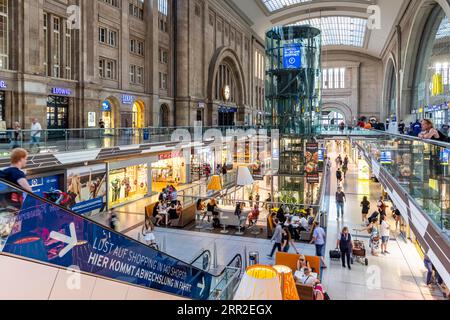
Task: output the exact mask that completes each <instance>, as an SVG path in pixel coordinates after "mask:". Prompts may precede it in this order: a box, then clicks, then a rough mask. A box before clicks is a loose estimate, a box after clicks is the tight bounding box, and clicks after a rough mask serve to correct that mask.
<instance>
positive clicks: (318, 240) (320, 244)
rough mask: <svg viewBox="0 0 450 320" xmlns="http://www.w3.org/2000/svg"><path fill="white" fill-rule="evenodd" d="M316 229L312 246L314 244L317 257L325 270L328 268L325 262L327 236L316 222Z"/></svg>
mask: <svg viewBox="0 0 450 320" xmlns="http://www.w3.org/2000/svg"><path fill="white" fill-rule="evenodd" d="M314 227H315V228H314V232H313V238H312V240H311V244H313V243H314V244H315V246H316V256H318V257H320V259H321V260H322V268H324V269H325V268H327V265H326V262H325V257H324V256H325V244H326V238H327V234H326V232H325V230H324V229H323V228H322V227H321V226H320V224H319V223H318V222H317V221H316V222H314Z"/></svg>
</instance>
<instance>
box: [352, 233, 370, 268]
mask: <svg viewBox="0 0 450 320" xmlns="http://www.w3.org/2000/svg"><path fill="white" fill-rule="evenodd" d="M354 261H356V262H358V263H361V264H362V265H365V266H368V265H369V259H368V258H367V251H366V246H365V244H364V242H363V241H359V240H358V231H356V236H355V240H353V251H352V263H353V262H354Z"/></svg>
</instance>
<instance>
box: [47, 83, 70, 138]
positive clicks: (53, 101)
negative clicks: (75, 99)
mask: <svg viewBox="0 0 450 320" xmlns="http://www.w3.org/2000/svg"><path fill="white" fill-rule="evenodd" d="M71 95H72V90H70V89H65V88H52V89H51V95H49V96H48V97H47V129H49V130H51V131H50V132H49V133H48V138H49V139H55V138H60V137H64V136H65V130H66V129H69V107H70V103H71V98H70V97H71Z"/></svg>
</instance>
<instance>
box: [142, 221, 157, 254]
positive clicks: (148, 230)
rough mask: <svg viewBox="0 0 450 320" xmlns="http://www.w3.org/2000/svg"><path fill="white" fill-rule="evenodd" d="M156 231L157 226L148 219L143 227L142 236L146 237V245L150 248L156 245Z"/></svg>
mask: <svg viewBox="0 0 450 320" xmlns="http://www.w3.org/2000/svg"><path fill="white" fill-rule="evenodd" d="M154 231H155V225H154V224H153V223H152V221H151V220H150V219H146V220H145V223H144V226H143V227H142V236H143V237H144V241H145V244H146V245H147V246H149V247H150V246H153V245H155V241H156V238H155V234H154V233H153V232H154Z"/></svg>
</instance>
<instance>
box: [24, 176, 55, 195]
mask: <svg viewBox="0 0 450 320" xmlns="http://www.w3.org/2000/svg"><path fill="white" fill-rule="evenodd" d="M61 178H62V176H61V175H56V176H49V177H41V178H33V179H29V180H28V183H29V184H30V186H31V189H32V190H33V193H34V194H35V195H37V196H39V197H44V192H49V191H55V190H61V184H60V182H61Z"/></svg>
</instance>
